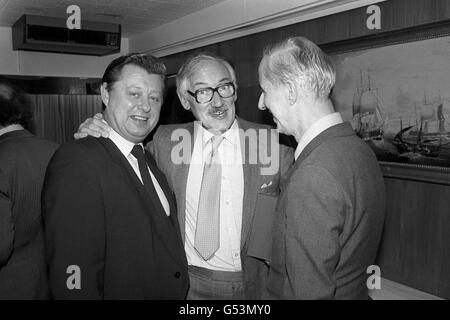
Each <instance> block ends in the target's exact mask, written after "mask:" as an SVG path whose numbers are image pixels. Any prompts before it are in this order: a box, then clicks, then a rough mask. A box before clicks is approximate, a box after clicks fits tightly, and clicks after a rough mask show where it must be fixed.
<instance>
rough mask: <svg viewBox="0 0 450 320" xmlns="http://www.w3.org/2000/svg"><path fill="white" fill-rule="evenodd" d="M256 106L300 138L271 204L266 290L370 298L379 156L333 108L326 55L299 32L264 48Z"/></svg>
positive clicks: (378, 214) (379, 202)
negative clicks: (369, 269)
mask: <svg viewBox="0 0 450 320" xmlns="http://www.w3.org/2000/svg"><path fill="white" fill-rule="evenodd" d="M258 73H259V83H260V86H261V88H262V93H261V96H260V99H259V104H258V106H259V108H260V109H268V110H269V111H270V112H271V113H272V115H273V119H274V121H275V123H276V124H277V128H278V130H279V131H280V132H282V133H285V134H288V135H292V136H294V137H295V139H296V141H297V142H298V145H297V149H296V150H295V163H294V165H293V166H292V167H291V169H290V170H289V173H288V177H287V179H286V182H285V184H284V185H283V186H282V193H281V195H280V198H279V202H278V205H277V213H276V215H275V223H274V230H273V234H274V243H273V248H272V254H271V268H270V272H269V280H268V284H267V292H266V294H265V298H269V299H368V288H367V286H366V280H367V277H368V275H367V273H366V271H367V267H368V266H370V265H372V264H373V263H374V261H375V255H376V252H377V249H378V245H379V241H380V238H381V233H382V228H383V219H384V211H385V189H384V184H383V177H382V174H381V171H380V168H379V165H378V163H377V159H376V157H375V155H374V153H373V152H372V151H371V149H370V148H369V147H368V146H367V145H366V144H365V143H364V141H362V140H360V139H359V138H358V137H357V136H356V135H355V132H354V131H353V129H352V127H351V125H350V124H349V123H346V122H343V121H342V118H341V115H340V114H339V113H338V112H336V111H335V109H334V106H333V103H332V101H331V100H330V92H331V90H332V88H333V86H334V83H335V78H336V75H335V71H334V68H333V66H332V64H331V62H330V60H329V58H328V57H327V56H326V55H325V54H324V53H323V52H322V51H321V50H320V49H319V48H318V47H317V46H316V45H315V44H314V43H312V42H311V41H309V40H308V39H306V38H303V37H294V38H289V39H286V40H284V41H282V42H280V43H278V44H276V45H274V46H272V47H271V48H269V49H267V50H266V51H265V52H264V55H263V58H262V60H261V63H260V65H259V70H258Z"/></svg>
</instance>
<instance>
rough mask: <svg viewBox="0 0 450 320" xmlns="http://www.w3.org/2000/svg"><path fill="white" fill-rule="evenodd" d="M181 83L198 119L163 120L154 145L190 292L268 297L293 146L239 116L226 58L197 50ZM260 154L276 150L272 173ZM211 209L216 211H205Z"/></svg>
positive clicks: (101, 130)
mask: <svg viewBox="0 0 450 320" xmlns="http://www.w3.org/2000/svg"><path fill="white" fill-rule="evenodd" d="M176 82H177V94H178V97H179V99H180V101H181V104H182V105H183V107H184V108H185V109H186V110H190V111H192V113H193V115H194V116H195V118H196V119H197V121H195V122H190V123H184V124H175V125H163V126H160V127H159V128H158V130H157V131H156V133H155V135H154V138H153V141H152V142H150V143H149V144H148V145H147V148H148V149H149V150H152V152H153V153H154V155H155V159H156V162H157V164H158V166H159V167H160V168H161V170H162V172H163V173H164V174H165V175H166V177H167V179H168V181H169V185H170V186H171V188H172V189H173V190H174V192H175V195H176V199H177V204H178V219H179V222H180V229H181V234H182V237H183V243H184V248H185V251H186V255H187V259H188V264H189V277H190V288H189V293H188V296H187V298H188V299H205V300H206V299H230V300H231V299H260V298H261V294H262V292H263V289H264V288H265V281H266V279H267V274H268V265H269V263H270V261H269V253H270V247H271V237H272V235H271V229H272V228H271V226H272V221H273V215H274V206H275V204H276V199H277V196H278V193H279V182H280V180H281V178H282V175H283V173H286V172H287V169H288V168H289V166H290V165H291V164H292V162H293V150H292V149H290V148H288V147H286V146H283V145H279V144H278V135H277V134H276V132H274V130H271V129H272V128H271V127H269V126H267V125H261V124H257V123H252V122H248V121H245V120H244V119H241V118H239V117H237V116H236V107H235V102H236V99H237V95H236V90H237V82H236V75H235V71H234V69H233V68H232V67H231V65H230V63H228V62H227V61H226V60H225V59H223V58H221V57H217V56H215V55H211V54H208V53H199V54H196V55H194V56H191V57H189V58H188V59H187V60H186V61H185V62H184V63H183V65H182V66H181V68H180V70H179V72H178V74H177V81H176ZM100 119H101V115H96V116H95V117H94V119H88V120H87V121H85V122H84V123H83V124H81V126H80V129H79V132H78V133H76V137H84V136H86V135H87V134H90V135H94V136H97V137H99V136H101V135H103V136H107V135H108V132H110V131H109V130H110V129H109V128H108V126H107V125H106V124H105V123H103V122H102V121H101V120H100ZM177 132H178V133H181V134H182V133H185V136H184V138H186V140H184V141H185V142H187V143H186V145H187V146H189V147H192V150H189V151H191V152H189V155H188V159H187V161H185V162H181V163H177V162H176V161H174V159H173V150H176V148H177V146H178V145H179V144H180V141H179V139H178V138H176V136H178V134H177ZM261 132H264V133H266V135H265V136H264V137H265V138H262V135H261ZM245 141H246V142H245ZM271 141H275V142H274V143H272V144H271ZM185 151H187V150H185ZM271 151H273V152H271ZM204 152H205V153H204ZM213 154H214V155H215V156H213ZM258 154H260V155H261V154H264V155H268V156H271V159H272V160H273V162H274V163H272V165H274V168H275V169H274V170H273V171H272V172H266V173H264V170H262V169H263V168H265V167H266V166H267V163H263V161H261V158H258V159H257V161H254V162H252V161H251V160H250V159H251V158H252V157H253V156H257V155H258ZM202 155H205V156H204V157H202ZM213 157H215V160H214V161H212V162H215V163H218V164H219V165H218V166H215V167H214V168H213V169H212V168H211V167H210V166H209V161H208V160H207V159H209V160H210V159H212V158H213ZM241 157H242V158H241ZM233 159H238V160H237V161H233ZM208 181H210V182H209V183H208ZM211 181H212V182H211ZM205 212H206V213H211V215H209V216H208V217H205V215H204V213H205ZM205 230H206V231H209V232H206V233H207V235H206V237H205V233H204V232H203V231H205Z"/></svg>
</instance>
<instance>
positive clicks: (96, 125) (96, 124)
mask: <svg viewBox="0 0 450 320" xmlns="http://www.w3.org/2000/svg"><path fill="white" fill-rule="evenodd" d="M110 130H111V127H110V126H109V125H108V123H107V122H106V121H105V120H104V119H103V115H102V114H101V113H97V114H95V115H94V116H93V117H92V118H87V119H86V120H84V122H83V123H81V124H80V126H79V127H78V131H77V132H75V134H74V135H73V136H74V138H75V139H76V140H78V139H80V138H85V137H87V136H93V137H95V138H100V137H104V138H108V137H109V131H110Z"/></svg>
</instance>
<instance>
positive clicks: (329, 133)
mask: <svg viewBox="0 0 450 320" xmlns="http://www.w3.org/2000/svg"><path fill="white" fill-rule="evenodd" d="M354 134H355V132H354V131H353V128H352V126H351V124H350V123H348V122H344V123H339V124H337V125H334V126H332V127H330V128H328V129H327V130H325V131H323V132H321V133H320V134H319V135H318V136H317V137H315V138H314V139H313V140H312V141H311V142H310V143H308V144H307V145H306V147H305V149H303V151H302V152H301V153H300V155H299V156H298V158H297V160H295V163H294V164H293V165H292V166H291V168H290V169H289V170H288V173H287V174H286V177H287V178H286V180H285V181H284V183H283V184H282V185H281V191H283V190H284V188H285V187H286V185H287V184H288V183H289V180H290V177H291V176H292V173H293V172H294V171H296V170H297V169H298V167H299V166H300V165H301V163H302V162H303V161H304V160H305V159H306V158H308V156H309V155H310V154H311V152H313V151H314V149H316V148H317V147H318V146H320V145H321V144H322V143H323V142H325V141H328V140H330V139H334V138H337V137H344V136H350V135H354Z"/></svg>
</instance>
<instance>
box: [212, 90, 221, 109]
mask: <svg viewBox="0 0 450 320" xmlns="http://www.w3.org/2000/svg"><path fill="white" fill-rule="evenodd" d="M222 104H223V101H222V97H221V96H220V95H219V93H218V92H217V91H214V92H213V97H212V100H211V105H212V106H213V107H216V108H218V107H221V106H222Z"/></svg>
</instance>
